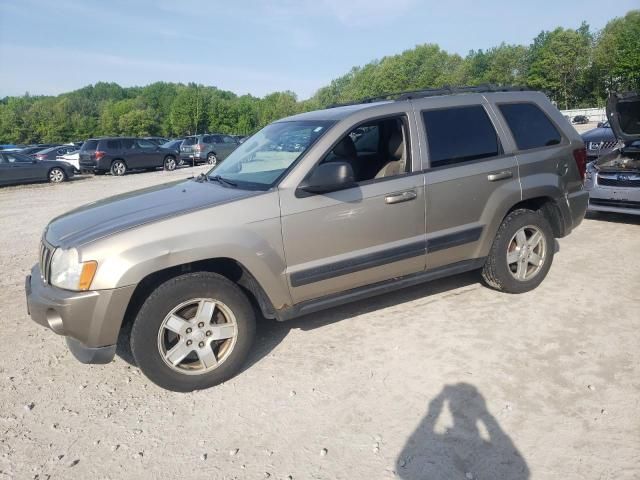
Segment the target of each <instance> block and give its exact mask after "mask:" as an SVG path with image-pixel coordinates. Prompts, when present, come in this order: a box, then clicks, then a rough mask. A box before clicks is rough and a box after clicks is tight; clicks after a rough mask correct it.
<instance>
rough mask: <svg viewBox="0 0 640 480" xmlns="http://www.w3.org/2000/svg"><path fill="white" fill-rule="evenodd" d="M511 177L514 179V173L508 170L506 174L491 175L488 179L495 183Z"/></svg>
mask: <svg viewBox="0 0 640 480" xmlns="http://www.w3.org/2000/svg"><path fill="white" fill-rule="evenodd" d="M511 177H513V173H512V172H510V171H508V170H506V171H504V172H498V173H490V174H489V175H488V176H487V179H488V180H489V181H490V182H495V181H498V180H505V179H507V178H511Z"/></svg>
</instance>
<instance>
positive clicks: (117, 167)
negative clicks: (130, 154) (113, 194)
mask: <svg viewBox="0 0 640 480" xmlns="http://www.w3.org/2000/svg"><path fill="white" fill-rule="evenodd" d="M125 173H127V164H126V163H124V160H114V161H113V162H112V163H111V175H113V176H114V177H121V176H122V175H124V174H125Z"/></svg>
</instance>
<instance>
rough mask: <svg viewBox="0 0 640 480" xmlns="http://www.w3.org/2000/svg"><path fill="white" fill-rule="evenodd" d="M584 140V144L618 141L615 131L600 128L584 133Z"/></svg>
mask: <svg viewBox="0 0 640 480" xmlns="http://www.w3.org/2000/svg"><path fill="white" fill-rule="evenodd" d="M580 136H581V137H582V140H583V141H584V142H600V141H605V142H606V141H612V140H615V139H616V136H615V134H614V133H613V130H611V129H610V128H605V127H600V128H594V129H593V130H589V131H588V132H584V133H583V134H582V135H580Z"/></svg>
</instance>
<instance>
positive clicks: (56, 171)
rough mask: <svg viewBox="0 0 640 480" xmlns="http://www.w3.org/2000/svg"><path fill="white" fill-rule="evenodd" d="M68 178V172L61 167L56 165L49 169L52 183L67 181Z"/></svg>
mask: <svg viewBox="0 0 640 480" xmlns="http://www.w3.org/2000/svg"><path fill="white" fill-rule="evenodd" d="M66 178H67V175H66V173H64V170H62V169H61V168H58V167H54V168H52V169H51V170H49V182H50V183H62V182H64V181H65V179H66Z"/></svg>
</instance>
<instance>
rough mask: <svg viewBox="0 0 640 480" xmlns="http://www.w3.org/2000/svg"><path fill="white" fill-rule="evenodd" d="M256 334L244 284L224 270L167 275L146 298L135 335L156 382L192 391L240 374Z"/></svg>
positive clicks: (134, 347)
mask: <svg viewBox="0 0 640 480" xmlns="http://www.w3.org/2000/svg"><path fill="white" fill-rule="evenodd" d="M254 336H255V315H254V311H253V308H252V306H251V304H250V302H249V300H248V299H247V297H246V296H245V295H244V293H242V291H241V290H240V288H238V287H237V286H236V285H235V284H234V283H232V282H231V281H229V280H227V279H226V278H224V277H222V276H221V275H218V274H215V273H210V272H198V273H190V274H186V275H181V276H179V277H176V278H173V279H171V280H168V281H167V282H165V283H163V284H162V285H160V286H159V287H158V288H157V289H156V290H155V291H154V292H153V293H152V294H151V295H150V296H149V297H148V298H147V300H146V301H145V302H144V304H143V305H142V307H141V309H140V311H139V313H138V315H137V317H136V319H135V321H134V323H133V328H132V329H131V340H130V341H131V351H132V353H133V356H134V358H135V360H136V363H137V364H138V366H139V367H140V369H141V370H142V372H143V373H144V374H145V375H146V376H147V377H149V379H150V380H151V381H152V382H154V383H155V384H157V385H159V386H161V387H163V388H166V389H167V390H173V391H178V392H188V391H192V390H199V389H203V388H208V387H212V386H214V385H217V384H219V383H221V382H224V381H225V380H228V379H229V378H231V377H232V376H233V375H235V374H236V373H237V372H238V371H239V370H240V368H242V365H243V364H244V362H245V360H246V358H247V356H248V353H249V349H250V348H251V344H252V343H253V338H254Z"/></svg>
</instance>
